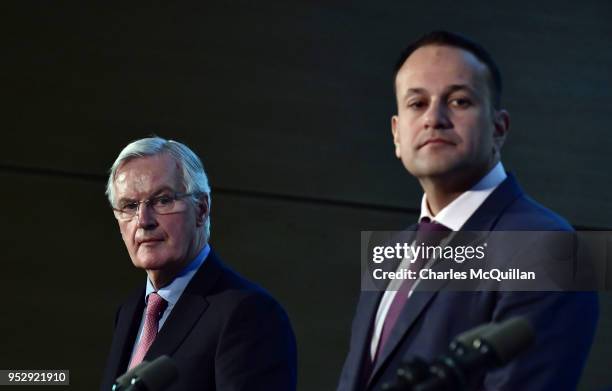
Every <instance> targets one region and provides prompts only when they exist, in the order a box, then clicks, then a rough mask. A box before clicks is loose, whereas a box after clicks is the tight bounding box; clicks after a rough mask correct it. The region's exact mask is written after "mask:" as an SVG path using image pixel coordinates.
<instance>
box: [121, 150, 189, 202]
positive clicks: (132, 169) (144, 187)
mask: <svg viewBox="0 0 612 391" xmlns="http://www.w3.org/2000/svg"><path fill="white" fill-rule="evenodd" d="M180 179H181V176H180V170H179V166H178V163H176V161H175V160H174V159H173V158H171V157H170V156H168V155H154V156H144V157H137V158H134V159H131V160H128V161H126V162H124V163H123V164H121V165H120V166H119V168H118V169H117V171H116V173H115V180H114V186H115V189H116V190H117V193H118V195H122V194H124V193H143V192H155V191H157V190H158V189H162V188H176V186H177V185H178V184H179V182H180Z"/></svg>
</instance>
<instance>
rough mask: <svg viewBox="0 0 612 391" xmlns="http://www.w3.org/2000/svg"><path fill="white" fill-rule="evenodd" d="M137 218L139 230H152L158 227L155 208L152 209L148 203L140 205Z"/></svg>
mask: <svg viewBox="0 0 612 391" xmlns="http://www.w3.org/2000/svg"><path fill="white" fill-rule="evenodd" d="M136 218H137V219H138V227H139V228H145V229H151V228H155V227H156V226H157V220H156V219H155V212H153V208H151V207H150V206H149V204H148V203H146V202H142V203H140V205H138V211H137V212H136Z"/></svg>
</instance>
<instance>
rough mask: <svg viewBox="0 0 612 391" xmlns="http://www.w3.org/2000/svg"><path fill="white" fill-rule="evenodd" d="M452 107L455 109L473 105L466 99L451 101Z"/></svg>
mask: <svg viewBox="0 0 612 391" xmlns="http://www.w3.org/2000/svg"><path fill="white" fill-rule="evenodd" d="M450 105H451V106H453V107H460V108H465V107H469V106H471V105H472V102H471V101H470V100H469V99H466V98H456V99H452V100H451V101H450Z"/></svg>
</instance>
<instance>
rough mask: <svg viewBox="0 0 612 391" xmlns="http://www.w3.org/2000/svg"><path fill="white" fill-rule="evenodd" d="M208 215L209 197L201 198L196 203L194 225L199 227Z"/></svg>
mask: <svg viewBox="0 0 612 391" xmlns="http://www.w3.org/2000/svg"><path fill="white" fill-rule="evenodd" d="M209 213H210V197H209V196H208V195H205V196H203V197H202V198H201V199H199V200H198V202H197V203H196V225H197V226H198V227H201V226H203V225H204V222H205V221H206V219H207V218H208V214H209Z"/></svg>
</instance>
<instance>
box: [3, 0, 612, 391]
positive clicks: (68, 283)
mask: <svg viewBox="0 0 612 391" xmlns="http://www.w3.org/2000/svg"><path fill="white" fill-rule="evenodd" d="M537 4H538V5H534V4H531V3H527V2H525V3H522V4H519V3H516V2H512V3H510V2H507V3H504V4H495V5H494V6H493V5H485V2H482V3H478V2H470V3H468V4H465V3H464V2H452V1H436V2H430V3H428V4H426V3H423V2H418V3H417V2H393V1H377V2H366V1H358V2H342V1H331V2H310V1H292V2H281V1H259V2H247V1H225V2H215V3H210V2H190V3H182V4H181V5H177V4H174V3H169V2H151V3H147V4H139V5H136V4H133V3H125V4H116V5H114V6H111V5H108V4H107V3H99V4H97V5H94V4H89V3H85V2H3V3H2V4H1V5H0V15H1V16H0V18H1V19H2V24H1V25H2V30H3V34H1V35H2V38H1V40H2V48H3V53H2V62H1V63H0V64H1V65H0V70H1V71H2V79H3V83H2V84H3V89H4V92H5V93H4V95H5V104H4V105H3V108H4V110H3V112H4V114H3V118H2V122H1V123H2V129H3V131H2V142H1V145H2V146H3V148H2V150H3V153H2V154H1V155H0V178H1V179H2V183H3V185H2V190H3V191H2V192H1V194H0V200H1V204H2V205H3V206H4V208H3V209H2V223H3V224H2V235H0V237H1V244H2V248H3V249H4V250H5V251H4V257H3V258H4V259H3V260H4V270H3V273H2V274H1V277H0V282H1V285H0V286H1V287H2V288H1V289H2V292H3V293H4V294H3V295H2V296H3V298H4V305H3V306H2V309H1V310H0V314H1V315H0V316H1V319H2V321H1V322H0V335H2V338H1V339H0V369H9V368H67V369H70V371H71V384H72V386H71V387H70V388H71V389H75V390H85V389H94V387H96V386H97V384H98V381H99V378H100V375H101V370H102V365H103V362H104V359H105V356H106V353H107V349H108V346H109V344H110V338H111V332H112V322H113V318H114V311H115V309H116V307H117V305H118V304H119V303H120V302H121V301H122V299H123V298H124V297H125V296H126V295H127V294H128V292H129V291H130V290H131V289H132V288H133V287H134V286H136V285H137V284H140V283H143V282H144V279H145V276H144V273H142V272H141V271H137V270H135V269H133V267H132V266H131V262H130V260H129V257H128V255H127V252H126V251H125V249H124V247H123V243H122V241H121V238H120V235H119V230H118V228H117V226H116V222H115V220H114V218H113V216H112V213H111V211H110V209H109V208H108V204H107V201H106V199H105V196H104V194H103V193H104V185H105V179H106V178H105V175H106V172H107V170H108V168H109V167H110V165H111V164H112V162H113V160H114V159H115V157H116V155H117V154H118V153H119V151H120V150H121V148H122V147H123V146H124V145H125V144H127V143H128V142H129V141H132V140H134V139H136V138H141V137H144V136H147V135H150V134H152V133H155V134H158V135H160V136H163V137H167V138H172V139H177V140H179V141H183V142H185V143H186V144H187V145H189V146H190V147H192V148H193V149H194V150H195V151H196V152H197V153H198V154H199V155H200V156H201V157H202V159H203V162H204V165H205V167H206V168H207V171H208V173H209V177H210V181H211V184H212V188H213V196H212V197H213V202H212V238H211V244H212V245H213V246H214V247H215V249H216V250H217V251H218V253H219V254H220V255H221V256H222V257H223V258H224V259H225V260H226V261H227V262H228V263H229V264H231V265H232V266H233V267H234V268H235V269H237V270H238V271H240V272H241V273H243V274H244V275H246V276H247V277H249V278H252V279H253V280H255V281H257V282H259V283H260V284H261V285H263V286H265V287H266V288H267V289H269V290H270V291H271V292H272V293H273V294H274V295H275V296H276V297H277V298H278V299H279V300H280V301H281V302H282V303H283V305H284V306H285V308H286V309H287V311H288V313H289V315H290V317H291V319H292V322H293V325H294V328H295V331H296V334H297V337H298V343H299V355H300V357H299V363H300V373H299V384H300V389H301V390H305V391H308V390H329V389H333V388H334V387H335V385H336V381H337V378H338V374H339V371H340V368H341V365H342V361H343V359H344V355H345V354H346V351H347V347H348V333H349V329H350V321H351V317H352V313H353V309H354V304H355V300H356V298H357V294H358V292H359V272H360V271H359V233H360V231H361V230H372V229H385V230H393V229H401V228H403V227H406V226H408V225H410V224H412V223H413V222H414V221H415V220H416V217H417V214H418V208H419V206H420V198H421V195H422V192H421V190H420V187H419V186H418V183H417V182H416V181H415V180H414V179H413V178H411V177H410V176H409V175H408V174H407V173H406V171H405V170H404V168H403V167H402V165H401V164H400V163H399V162H398V161H397V160H396V159H395V157H394V154H393V148H392V142H391V141H392V140H391V131H390V116H391V115H392V114H393V113H394V110H395V106H394V104H395V102H394V96H393V91H392V84H391V83H392V77H391V70H392V66H393V64H394V62H395V59H396V56H397V55H398V53H399V51H400V50H401V49H402V48H403V47H404V46H405V45H406V43H407V42H408V41H410V40H412V39H414V38H416V37H417V36H419V35H421V34H422V33H424V32H426V31H429V30H432V29H438V28H444V29H449V30H455V31H459V32H462V33H465V34H467V35H469V36H471V37H473V38H474V39H476V40H477V41H479V42H481V43H482V44H484V45H485V46H486V47H487V48H488V49H490V51H491V52H492V54H493V56H494V57H495V58H496V59H497V62H498V63H499V65H500V67H501V70H502V74H503V75H504V81H505V93H504V98H503V106H505V107H506V108H507V109H508V110H509V111H510V114H511V134H510V137H509V140H508V142H507V144H506V147H505V148H504V151H503V161H504V164H505V166H506V168H507V169H509V170H511V171H512V172H514V173H515V174H516V176H517V177H518V179H519V180H520V182H521V184H522V185H523V187H524V188H525V189H526V190H527V191H528V192H529V193H530V195H532V196H533V197H534V198H535V199H536V200H538V201H540V202H542V203H543V204H545V205H546V206H548V207H550V208H551V209H554V210H555V211H557V212H559V213H560V214H562V215H564V216H565V217H566V218H568V219H569V220H570V222H571V223H573V224H574V225H576V226H578V227H581V228H600V229H601V228H611V227H612V197H610V196H609V194H610V193H611V192H612V184H611V183H612V181H611V179H612V178H611V175H610V174H609V169H610V167H611V163H612V157H611V156H610V147H611V146H612V132H611V131H610V124H609V120H608V119H609V116H610V113H611V111H612V110H611V109H612V106H611V103H610V102H612V78H611V77H610V69H611V67H612V50H610V49H612V48H611V46H610V42H611V41H612V24H610V22H609V21H610V19H611V17H612V5H610V3H609V2H606V1H594V0H588V1H582V2H580V4H576V3H573V4H571V5H569V3H568V5H564V4H559V3H558V2H549V3H548V4H546V2H538V3H537ZM601 303H602V304H601V315H602V318H601V321H600V325H599V329H598V334H597V337H596V341H595V345H594V347H593V351H592V354H591V358H590V361H589V363H588V366H587V369H586V371H585V374H584V377H583V381H582V386H581V389H583V390H591V389H600V388H602V387H603V386H604V385H610V384H612V375H610V373H609V368H608V367H609V364H608V363H609V357H612V343H610V341H611V340H612V308H611V306H612V296H610V295H607V294H605V295H602V300H601ZM559 343H563V342H562V341H560V342H559Z"/></svg>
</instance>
